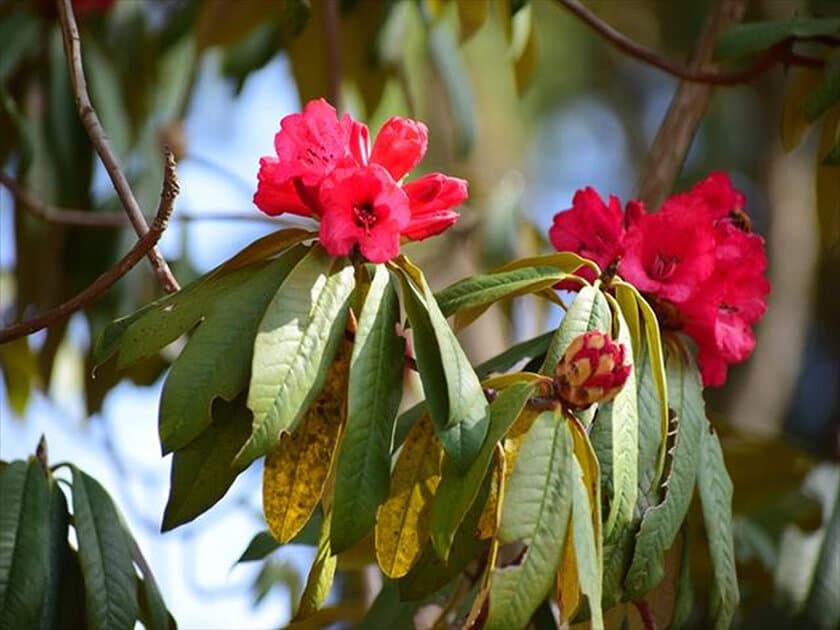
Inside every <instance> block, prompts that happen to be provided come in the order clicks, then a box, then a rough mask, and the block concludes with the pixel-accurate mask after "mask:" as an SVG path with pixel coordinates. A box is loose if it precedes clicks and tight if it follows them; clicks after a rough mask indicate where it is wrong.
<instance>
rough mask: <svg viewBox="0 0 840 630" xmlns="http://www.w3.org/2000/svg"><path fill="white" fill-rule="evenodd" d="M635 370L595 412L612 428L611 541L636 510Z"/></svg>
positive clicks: (617, 312) (616, 311) (621, 338)
mask: <svg viewBox="0 0 840 630" xmlns="http://www.w3.org/2000/svg"><path fill="white" fill-rule="evenodd" d="M607 300H608V302H609V303H610V306H611V307H612V309H613V316H614V317H615V319H616V322H617V324H618V326H617V327H618V336H617V340H618V342H619V343H622V344H624V346H625V347H626V348H628V349H629V350H630V351H629V352H627V353H625V361H627V362H628V363H630V365H631V366H632V365H633V354H634V353H633V350H632V348H633V342H632V341H631V339H630V332H629V330H628V327H627V322H626V321H625V320H624V316H623V315H622V314H621V309H620V308H619V306H618V303H617V302H616V301H615V299H614V298H613V297H612V296H610V295H608V296H607ZM636 396H637V393H636V370H635V366H634V367H633V369H631V370H630V376H629V377H628V378H627V382H626V383H625V385H624V387H623V388H622V389H621V391H620V392H618V395H617V396H616V397H615V398H614V399H613V400H612V401H611V402H609V403H607V404H606V405H604V406H603V407H602V408H601V409H599V410H598V414H597V416H596V420H595V422H598V420H599V418H600V417H601V416H602V415H604V414H610V416H611V418H610V425H611V426H612V449H611V452H612V475H613V476H612V494H611V496H610V497H609V501H610V510H609V514H608V516H607V522H606V525H605V526H604V537H605V538H610V536H611V535H612V533H613V531H614V530H616V529H617V528H621V529H623V528H627V527H629V526H631V523H632V522H633V517H634V510H635V507H636V496H637V493H638V478H639V477H638V473H639V469H638V466H639V410H638V406H637V399H636Z"/></svg>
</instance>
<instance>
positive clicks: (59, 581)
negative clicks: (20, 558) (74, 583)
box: [39, 476, 70, 628]
mask: <svg viewBox="0 0 840 630" xmlns="http://www.w3.org/2000/svg"><path fill="white" fill-rule="evenodd" d="M47 481H48V484H49V493H50V499H49V501H50V512H49V525H48V527H49V547H48V551H47V567H46V571H47V586H46V590H45V592H44V599H43V601H42V604H41V619H40V622H39V627H41V628H53V627H55V626H56V624H57V623H58V619H59V610H58V602H59V599H60V596H61V595H60V592H61V590H62V589H64V588H66V586H65V580H66V578H67V569H66V564H65V554H66V548H67V533H68V528H69V525H70V512H69V510H68V509H67V498H66V497H65V496H64V492H63V491H62V489H61V487H60V486H59V484H58V481H57V480H56V478H55V477H52V476H51V477H50V478H49V479H48V480H47ZM63 622H64V619H62V623H63Z"/></svg>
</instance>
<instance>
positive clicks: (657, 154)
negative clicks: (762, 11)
mask: <svg viewBox="0 0 840 630" xmlns="http://www.w3.org/2000/svg"><path fill="white" fill-rule="evenodd" d="M746 7H747V0H717V2H715V4H714V5H713V8H712V11H711V13H710V14H709V18H708V20H707V22H706V26H705V27H704V29H703V32H702V33H701V35H700V39H699V40H698V42H697V47H696V49H695V51H694V54H693V55H692V59H691V62H690V65H689V67H690V68H691V69H692V70H694V71H697V70H699V69H700V68H704V67H707V66H708V64H709V63H711V61H712V58H713V56H714V50H715V44H716V42H717V40H718V38H719V37H720V35H721V33H723V32H724V31H726V30H727V29H729V28H731V27H732V26H733V25H735V24H737V23H738V22H740V21H741V18H742V17H743V15H744V11H745V10H746ZM712 89H713V88H712V86H711V85H708V84H702V83H692V82H690V81H687V80H684V81H682V82H681V83H680V85H679V87H678V88H677V91H676V93H675V94H674V98H673V99H672V100H671V105H670V106H669V107H668V113H667V114H666V115H665V119H664V120H663V121H662V124H661V125H660V127H659V131H658V132H657V133H656V138H654V140H653V145H652V146H651V148H650V153H649V154H648V159H647V164H646V166H645V170H644V171H643V174H642V177H641V181H640V185H639V199H641V200H642V201H643V202H644V203H645V204H646V205H647V207H648V208H650V209H652V210H655V209H656V208H658V207H659V206H660V205H662V202H663V201H665V199H666V198H667V197H668V195H669V194H670V193H671V191H672V190H673V188H674V183H675V182H676V180H677V176H678V175H679V172H680V170H681V169H682V165H683V162H684V161H685V156H686V155H687V154H688V149H689V147H690V146H691V141H692V140H693V139H694V136H695V134H696V133H697V128H698V127H699V126H700V121H701V120H702V119H703V115H704V114H705V112H706V108H707V107H708V105H709V101H710V100H711V98H712Z"/></svg>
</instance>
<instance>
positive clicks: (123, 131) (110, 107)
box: [83, 38, 132, 160]
mask: <svg viewBox="0 0 840 630" xmlns="http://www.w3.org/2000/svg"><path fill="white" fill-rule="evenodd" d="M83 59H84V65H85V70H86V78H87V81H88V89H89V90H90V98H91V100H92V101H93V103H94V105H95V107H96V111H97V114H98V115H99V118H100V121H101V123H102V126H103V127H104V128H105V129H107V130H108V140H109V141H110V143H111V146H112V148H113V150H114V151H115V152H116V154H117V156H119V157H120V158H121V159H123V160H124V159H125V158H126V156H127V155H128V151H129V149H130V147H131V141H132V137H131V136H132V129H131V120H130V119H129V116H128V113H127V112H126V107H125V103H124V102H123V97H122V92H121V87H120V77H119V75H118V74H117V68H116V66H115V65H114V64H113V62H112V60H111V59H110V58H109V56H108V55H107V54H106V52H105V51H104V50H102V49H101V48H100V46H99V44H98V42H97V41H96V39H93V38H91V39H90V40H89V41H87V42H86V43H85V54H84V57H83Z"/></svg>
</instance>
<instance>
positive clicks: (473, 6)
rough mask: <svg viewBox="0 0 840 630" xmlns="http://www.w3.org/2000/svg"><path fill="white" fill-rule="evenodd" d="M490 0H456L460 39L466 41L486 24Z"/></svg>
mask: <svg viewBox="0 0 840 630" xmlns="http://www.w3.org/2000/svg"><path fill="white" fill-rule="evenodd" d="M488 4H489V2H488V0H455V6H456V7H457V8H458V24H459V26H460V27H461V28H460V33H459V35H460V37H459V38H460V40H461V42H462V43H463V42H465V41H466V40H468V39H469V38H470V37H471V36H472V34H473V33H475V32H476V31H477V30H478V29H479V28H481V26H482V25H483V24H484V22H485V20H486V19H487V5H488Z"/></svg>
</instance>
